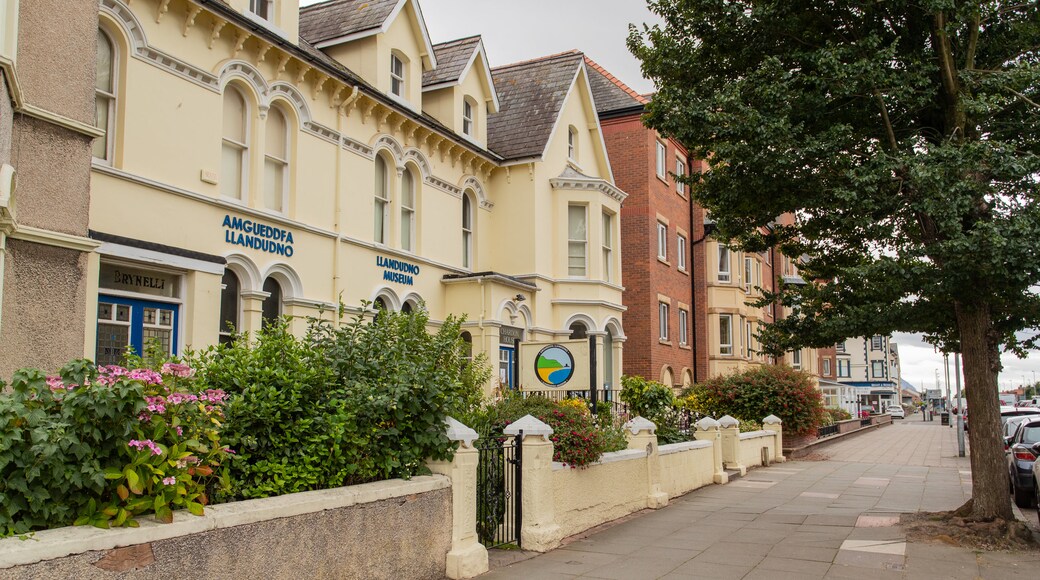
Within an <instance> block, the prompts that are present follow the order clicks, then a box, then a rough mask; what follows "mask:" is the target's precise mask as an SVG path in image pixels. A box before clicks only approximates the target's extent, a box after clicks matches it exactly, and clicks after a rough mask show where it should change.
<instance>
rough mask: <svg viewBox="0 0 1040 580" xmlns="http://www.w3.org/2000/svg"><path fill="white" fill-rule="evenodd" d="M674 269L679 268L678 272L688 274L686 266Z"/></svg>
mask: <svg viewBox="0 0 1040 580" xmlns="http://www.w3.org/2000/svg"><path fill="white" fill-rule="evenodd" d="M676 270H679V272H680V273H682V274H686V275H687V276H689V275H690V271H689V270H687V269H686V268H676Z"/></svg>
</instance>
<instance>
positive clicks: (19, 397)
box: [0, 360, 227, 536]
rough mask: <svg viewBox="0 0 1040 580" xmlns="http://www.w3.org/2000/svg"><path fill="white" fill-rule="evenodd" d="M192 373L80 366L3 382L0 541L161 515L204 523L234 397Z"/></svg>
mask: <svg viewBox="0 0 1040 580" xmlns="http://www.w3.org/2000/svg"><path fill="white" fill-rule="evenodd" d="M191 375H192V370H191V369H190V368H189V367H186V366H183V365H170V364H166V365H163V366H162V367H161V372H156V371H154V370H151V369H135V370H127V369H125V368H123V367H118V366H103V367H100V368H96V367H94V365H93V364H91V363H90V361H86V360H77V361H73V362H71V363H69V364H68V365H66V366H65V367H64V368H62V369H61V371H60V375H59V376H52V377H46V376H44V374H43V373H42V372H40V371H38V370H34V369H23V370H21V371H18V372H17V373H15V375H14V377H13V379H12V381H11V385H10V388H9V389H4V388H3V384H2V383H0V536H2V535H10V534H21V533H26V532H28V531H31V530H36V529H42V528H49V527H57V526H64V525H69V524H72V523H76V524H92V525H95V526H98V527H103V528H107V527H109V526H113V525H114V526H133V527H136V526H137V521H136V520H135V516H138V515H141V514H144V513H149V512H154V513H155V515H156V517H157V518H158V519H159V520H160V521H164V522H170V521H172V519H173V511H172V510H174V509H180V508H187V509H188V510H189V511H191V513H194V514H196V515H201V514H202V513H203V506H204V505H205V504H206V503H207V502H208V500H209V498H208V497H207V493H206V488H207V486H209V487H216V485H217V474H216V473H215V471H216V470H217V469H219V468H220V466H221V464H222V463H223V461H224V458H225V457H226V454H227V452H226V450H225V448H224V446H223V444H222V443H221V440H220V435H219V427H220V418H221V406H222V402H223V399H224V393H222V392H219V391H202V390H199V389H198V388H197V385H195V384H193V380H192V378H191Z"/></svg>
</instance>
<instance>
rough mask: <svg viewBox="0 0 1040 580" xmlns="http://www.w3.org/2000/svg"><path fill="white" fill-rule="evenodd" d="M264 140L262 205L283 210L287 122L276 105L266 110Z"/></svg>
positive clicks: (287, 168)
mask: <svg viewBox="0 0 1040 580" xmlns="http://www.w3.org/2000/svg"><path fill="white" fill-rule="evenodd" d="M264 140H265V142H266V143H265V145H266V146H265V147H264V207H266V208H267V209H270V210H273V211H277V212H284V211H285V210H286V207H285V206H286V205H287V204H286V201H287V200H286V198H287V197H288V196H287V195H286V194H287V193H288V190H289V187H288V183H289V124H288V122H287V121H286V118H285V113H283V112H282V111H281V110H279V109H278V107H271V109H270V110H269V111H268V112H267V125H266V126H265V127H264Z"/></svg>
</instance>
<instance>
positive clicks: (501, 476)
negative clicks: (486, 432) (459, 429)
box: [477, 431, 524, 548]
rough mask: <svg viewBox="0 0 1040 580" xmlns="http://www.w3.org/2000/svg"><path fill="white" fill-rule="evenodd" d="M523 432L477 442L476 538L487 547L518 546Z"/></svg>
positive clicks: (520, 513) (520, 520) (520, 522)
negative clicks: (478, 456) (478, 457)
mask: <svg viewBox="0 0 1040 580" xmlns="http://www.w3.org/2000/svg"><path fill="white" fill-rule="evenodd" d="M523 436H524V434H523V431H521V432H520V433H519V434H518V435H516V436H515V437H510V436H505V437H497V438H496V437H489V438H487V439H481V440H480V442H479V443H478V444H477V449H478V450H479V452H480V460H479V462H478V464H477V537H479V538H480V543H482V544H484V546H486V547H488V548H495V547H498V546H506V545H514V546H517V547H520V527H521V525H522V521H523V517H522V516H523V512H522V509H521V496H522V493H523V491H522V483H523V479H522V477H521V473H522V469H523Z"/></svg>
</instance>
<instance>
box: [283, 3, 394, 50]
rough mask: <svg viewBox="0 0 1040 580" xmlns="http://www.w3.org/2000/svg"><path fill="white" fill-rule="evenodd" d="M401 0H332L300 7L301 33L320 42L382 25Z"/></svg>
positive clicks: (311, 39) (311, 40) (308, 38)
mask: <svg viewBox="0 0 1040 580" xmlns="http://www.w3.org/2000/svg"><path fill="white" fill-rule="evenodd" d="M398 2H399V0H328V2H322V3H320V4H312V5H310V6H305V7H303V8H300V36H302V37H303V38H306V39H307V40H308V41H309V42H310V43H311V44H320V43H322V42H325V41H326V40H332V39H334V38H339V37H341V36H346V35H348V34H354V33H355V32H362V31H364V30H371V29H373V28H379V27H380V26H382V25H383V23H384V22H386V19H387V18H388V17H389V16H390V13H391V12H393V11H394V8H395V7H396V6H397V3H398Z"/></svg>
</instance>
